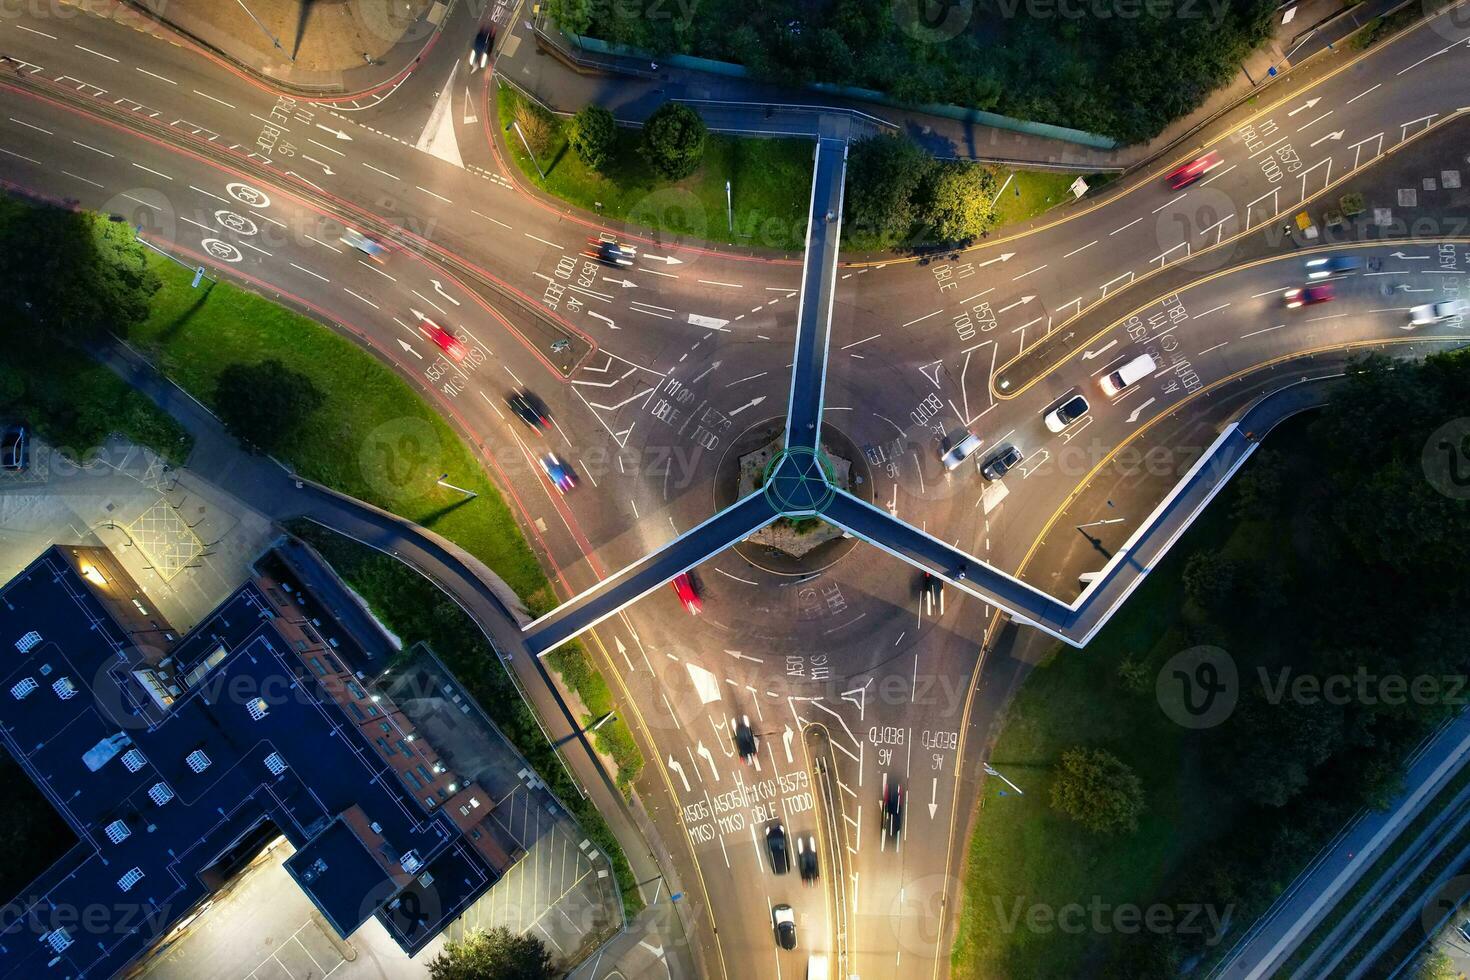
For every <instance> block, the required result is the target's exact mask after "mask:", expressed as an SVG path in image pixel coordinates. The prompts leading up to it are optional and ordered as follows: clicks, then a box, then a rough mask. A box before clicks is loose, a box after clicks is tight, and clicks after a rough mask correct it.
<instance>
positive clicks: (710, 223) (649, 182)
mask: <svg viewBox="0 0 1470 980" xmlns="http://www.w3.org/2000/svg"><path fill="white" fill-rule="evenodd" d="M521 99H522V97H521V96H520V95H519V94H518V93H517V92H516V91H515V90H514V89H511V88H508V87H506V86H500V88H499V95H498V101H499V111H500V124H501V127H502V128H504V127H508V126H509V125H510V122H511V119H512V118H513V115H514V113H515V109H516V106H517V105H518V104H519V103H520V101H521ZM564 126H565V123H564V122H563V121H562V120H561V119H559V118H558V119H556V120H555V122H554V123H553V124H552V127H551V137H550V141H549V146H548V148H547V150H546V151H545V152H544V153H542V154H540V155H539V160H540V162H541V166H542V168H543V169H544V170H545V171H546V179H545V180H543V179H542V178H541V177H540V175H539V174H538V173H537V172H536V168H535V166H534V165H533V164H532V163H531V159H530V157H529V156H528V155H527V154H526V152H525V148H524V147H523V146H522V144H521V141H520V139H519V137H517V136H516V134H515V132H514V131H511V132H507V133H506V136H505V139H506V143H507V145H509V147H510V151H511V156H512V158H514V160H515V163H516V166H517V167H519V168H520V170H521V174H522V176H523V177H525V178H526V179H527V180H528V181H530V182H531V183H533V184H535V185H536V186H538V187H540V188H541V189H542V190H544V191H546V192H547V193H548V194H552V195H554V196H556V197H559V198H561V199H562V200H564V201H566V202H568V203H569V204H573V205H576V206H577V207H579V208H583V209H585V210H587V211H593V212H597V213H600V214H602V215H605V216H606V217H608V218H613V219H616V220H618V221H623V222H627V223H628V224H629V225H631V226H634V227H642V228H646V229H650V230H654V231H665V232H669V233H672V234H676V235H683V236H688V237H692V238H699V239H703V240H705V241H710V242H720V243H724V244H733V245H737V246H749V247H754V248H766V249H776V250H779V251H783V252H794V251H800V250H801V248H802V246H803V243H804V242H805V240H806V218H807V209H808V207H809V205H810V202H811V187H812V162H813V156H812V155H813V153H814V151H815V148H814V145H813V143H812V142H811V141H810V140H805V139H755V138H750V137H734V136H722V135H719V134H715V133H711V134H710V136H709V141H708V143H707V144H706V147H705V153H704V163H703V164H702V165H701V166H700V168H699V169H698V170H697V171H695V173H694V174H693V175H692V176H690V177H688V178H686V179H684V180H680V181H672V182H671V181H667V180H664V179H663V178H662V177H659V176H658V175H657V174H655V173H654V172H653V170H652V169H651V168H650V167H649V166H648V163H647V161H645V160H644V158H643V156H642V154H641V153H639V151H638V144H639V140H640V138H641V133H640V131H639V130H636V129H624V128H621V127H620V128H619V129H618V143H617V148H616V150H615V151H614V153H613V155H612V160H611V162H610V163H609V164H608V166H607V168H606V172H605V173H599V172H597V171H595V170H592V169H590V168H589V167H587V166H586V165H585V164H584V163H583V162H582V160H581V159H580V158H579V157H578V156H577V154H576V153H574V152H572V151H571V149H570V148H568V146H567V144H566V138H565V136H564V135H563V129H564ZM727 180H728V181H729V182H730V185H731V195H730V201H731V204H733V206H734V218H735V234H734V235H733V236H732V235H731V234H730V224H729V219H728V216H727V212H726V202H725V181H727ZM599 205H601V206H600V207H599Z"/></svg>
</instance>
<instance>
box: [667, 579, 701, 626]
mask: <svg viewBox="0 0 1470 980" xmlns="http://www.w3.org/2000/svg"><path fill="white" fill-rule="evenodd" d="M674 592H675V593H677V594H678V596H679V601H680V602H682V603H683V604H684V608H685V609H687V610H689V615H691V616H698V615H699V614H700V613H701V612H702V611H704V603H703V602H701V601H700V600H699V593H698V592H695V591H694V580H693V579H692V578H690V577H689V573H688V572H680V573H679V574H678V575H676V576H674Z"/></svg>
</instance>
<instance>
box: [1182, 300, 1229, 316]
mask: <svg viewBox="0 0 1470 980" xmlns="http://www.w3.org/2000/svg"><path fill="white" fill-rule="evenodd" d="M1229 305H1230V304H1229V303H1221V304H1220V305H1219V306H1212V307H1210V308H1209V309H1208V310H1205V311H1204V312H1203V313H1196V314H1195V315H1194V316H1192V317H1190V319H1192V320H1198V319H1200V318H1201V317H1207V316H1209V315H1210V314H1211V313H1218V312H1220V311H1221V310H1223V309H1225V307H1227V306H1229Z"/></svg>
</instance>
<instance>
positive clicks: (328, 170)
mask: <svg viewBox="0 0 1470 980" xmlns="http://www.w3.org/2000/svg"><path fill="white" fill-rule="evenodd" d="M301 159H303V160H306V161H307V162H309V163H314V164H316V165H317V166H318V167H321V168H322V173H324V174H326V175H327V176H328V177H330V176H332V174H334V173H336V171H334V170H333V169H332V168H331V167H329V166H327V165H326V164H325V163H322V162H321V161H320V160H318V159H317V158H316V157H309V156H307V155H306V154H305V153H303V154H301Z"/></svg>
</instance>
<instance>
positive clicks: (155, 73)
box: [133, 68, 179, 85]
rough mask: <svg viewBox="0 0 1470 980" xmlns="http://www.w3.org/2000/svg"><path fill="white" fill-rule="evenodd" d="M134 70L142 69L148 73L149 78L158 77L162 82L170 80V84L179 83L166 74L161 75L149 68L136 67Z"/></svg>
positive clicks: (144, 72) (141, 70)
mask: <svg viewBox="0 0 1470 980" xmlns="http://www.w3.org/2000/svg"><path fill="white" fill-rule="evenodd" d="M133 70H134V71H140V72H142V73H143V74H145V75H147V76H148V77H149V78H156V79H158V80H159V81H160V82H168V83H169V84H170V85H177V84H179V83H178V82H176V81H174V80H173V79H172V78H166V77H165V76H163V75H160V74H158V73H157V72H152V71H149V70H148V69H147V68H134V69H133Z"/></svg>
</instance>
